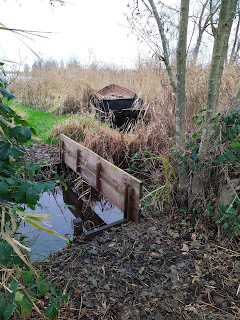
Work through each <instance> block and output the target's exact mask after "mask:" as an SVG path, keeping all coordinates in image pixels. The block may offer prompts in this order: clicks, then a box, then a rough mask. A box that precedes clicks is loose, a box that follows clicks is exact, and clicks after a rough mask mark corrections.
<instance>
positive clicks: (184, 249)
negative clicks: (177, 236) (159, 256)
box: [181, 243, 189, 252]
mask: <svg viewBox="0 0 240 320" xmlns="http://www.w3.org/2000/svg"><path fill="white" fill-rule="evenodd" d="M181 251H184V252H189V247H188V245H187V244H186V243H183V246H182V249H181Z"/></svg>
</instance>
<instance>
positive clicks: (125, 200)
mask: <svg viewBox="0 0 240 320" xmlns="http://www.w3.org/2000/svg"><path fill="white" fill-rule="evenodd" d="M128 188H129V186H128V185H126V186H125V190H124V219H127V211H128Z"/></svg>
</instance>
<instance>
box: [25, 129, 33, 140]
mask: <svg viewBox="0 0 240 320" xmlns="http://www.w3.org/2000/svg"><path fill="white" fill-rule="evenodd" d="M23 135H24V138H25V139H26V140H29V139H31V136H32V133H31V130H30V128H26V129H25V130H24V132H23Z"/></svg>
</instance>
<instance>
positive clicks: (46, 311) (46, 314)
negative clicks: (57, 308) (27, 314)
mask: <svg viewBox="0 0 240 320" xmlns="http://www.w3.org/2000/svg"><path fill="white" fill-rule="evenodd" d="M53 309H54V306H53V304H51V305H50V306H49V307H47V309H46V310H45V311H44V315H45V317H48V316H49V315H50V314H51V313H52V312H53Z"/></svg>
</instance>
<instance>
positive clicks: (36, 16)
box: [0, 0, 149, 67]
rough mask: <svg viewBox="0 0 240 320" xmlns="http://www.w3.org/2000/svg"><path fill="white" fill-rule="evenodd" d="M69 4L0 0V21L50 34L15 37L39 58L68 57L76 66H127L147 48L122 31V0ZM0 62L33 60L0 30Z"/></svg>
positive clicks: (86, 0) (124, 25) (73, 1)
mask: <svg viewBox="0 0 240 320" xmlns="http://www.w3.org/2000/svg"><path fill="white" fill-rule="evenodd" d="M68 1H69V3H71V4H72V5H70V4H69V5H65V6H60V5H59V4H56V5H55V6H54V8H53V9H52V8H51V7H50V5H49V2H48V0H5V1H4V0H0V5H1V20H0V22H1V23H2V24H4V25H6V26H7V27H10V28H18V29H26V30H33V31H51V32H52V34H50V35H48V38H49V39H41V38H39V37H37V38H36V37H32V38H33V39H34V41H32V40H29V39H26V38H23V37H21V39H22V40H24V41H25V42H26V43H27V44H28V45H29V46H30V47H31V48H32V49H33V50H34V51H35V52H36V53H37V54H39V53H40V54H41V55H42V57H43V58H48V57H53V58H54V59H56V60H58V61H60V60H61V59H64V60H68V58H69V57H75V58H78V59H79V61H80V62H82V63H85V64H86V63H89V62H93V61H98V62H102V63H106V64H111V63H112V64H117V65H120V66H126V67H133V66H134V63H135V61H136V60H137V58H138V56H139V53H140V54H141V55H142V56H143V57H144V56H145V55H147V54H148V51H149V50H148V49H147V48H146V47H144V46H143V45H142V44H139V43H138V42H137V39H136V37H135V36H134V35H131V33H130V31H129V29H128V28H127V21H126V18H125V17H124V13H125V12H126V9H127V8H126V1H124V0H68ZM0 58H5V59H9V60H14V61H19V60H21V61H23V62H24V63H28V64H29V65H32V63H33V61H34V60H35V59H36V56H34V55H33V53H31V51H30V50H28V49H27V48H26V47H25V46H24V45H23V44H22V43H21V41H20V40H19V39H17V38H16V37H15V36H14V35H12V34H11V33H10V32H7V31H1V32H0Z"/></svg>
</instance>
